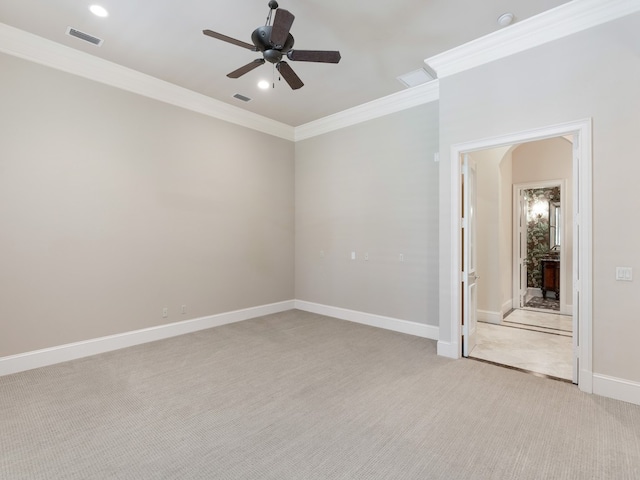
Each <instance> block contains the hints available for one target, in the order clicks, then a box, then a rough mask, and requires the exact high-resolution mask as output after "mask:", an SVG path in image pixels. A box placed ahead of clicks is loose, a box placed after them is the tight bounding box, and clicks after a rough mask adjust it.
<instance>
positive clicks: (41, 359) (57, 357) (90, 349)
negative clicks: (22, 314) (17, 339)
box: [0, 300, 294, 376]
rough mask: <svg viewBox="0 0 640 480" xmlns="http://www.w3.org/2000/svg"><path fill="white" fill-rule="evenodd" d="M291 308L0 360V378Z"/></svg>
mask: <svg viewBox="0 0 640 480" xmlns="http://www.w3.org/2000/svg"><path fill="white" fill-rule="evenodd" d="M293 308H294V301H293V300H289V301H285V302H279V303H272V304H269V305H262V306H258V307H251V308H245V309H242V310H235V311H233V312H226V313H220V314H217V315H210V316H208V317H202V318H195V319H193V320H186V321H184V322H176V323H169V324H167V325H159V326H157V327H151V328H144V329H142V330H134V331H131V332H125V333H120V334H117V335H109V336H107V337H100V338H94V339H91V340H86V341H83V342H76V343H69V344H66V345H60V346H57V347H52V348H45V349H42V350H36V351H32V352H26V353H21V354H18V355H11V356H8V357H1V358H0V376H2V375H10V374H12V373H17V372H23V371H25V370H31V369H33V368H39V367H46V366H48V365H53V364H56V363H61V362H67V361H69V360H76V359H78V358H83V357H89V356H91V355H97V354H99V353H105V352H110V351H113V350H119V349H121V348H127V347H132V346H134V345H140V344H143V343H148V342H155V341H156V340H162V339H165V338H170V337H176V336H178V335H184V334H186V333H192V332H197V331H199V330H205V329H208V328H213V327H219V326H220V325H226V324H228V323H235V322H241V321H243V320H248V319H250V318H256V317H261V316H263V315H269V314H272V313H279V312H284V311H287V310H292V309H293Z"/></svg>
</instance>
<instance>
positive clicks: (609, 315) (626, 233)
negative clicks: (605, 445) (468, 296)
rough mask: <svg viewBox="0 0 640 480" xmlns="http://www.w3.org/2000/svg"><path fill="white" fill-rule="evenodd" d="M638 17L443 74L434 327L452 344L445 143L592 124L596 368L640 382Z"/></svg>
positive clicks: (447, 145)
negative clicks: (621, 270) (625, 270)
mask: <svg viewBox="0 0 640 480" xmlns="http://www.w3.org/2000/svg"><path fill="white" fill-rule="evenodd" d="M639 29H640V15H638V14H634V15H630V16H627V17H625V18H622V19H619V20H615V21H612V22H610V23H607V24H603V25H601V26H598V27H595V28H592V29H590V30H587V31H583V32H581V33H577V34H574V35H571V36H569V37H566V38H564V39H561V40H557V41H554V42H551V43H549V44H546V45H542V46H539V47H537V48H534V49H531V50H528V51H526V52H522V53H518V54H514V55H511V56H509V57H506V58H504V59H501V60H499V61H495V62H492V63H490V64H486V65H484V66H481V67H477V68H474V69H472V70H468V71H465V72H462V73H459V74H456V75H452V76H450V77H445V78H442V79H441V80H440V155H441V162H440V254H441V255H440V285H441V296H440V298H441V301H440V318H441V323H440V333H441V339H442V340H443V341H444V342H447V341H451V338H449V337H450V336H451V322H452V319H451V301H450V298H451V285H452V283H451V282H452V271H451V262H450V255H451V249H450V245H451V244H452V241H453V239H452V238H451V228H450V221H451V215H452V212H451V201H450V196H451V189H450V186H451V181H452V179H451V162H452V161H454V159H451V158H450V150H451V146H452V145H455V144H459V143H463V142H469V141H471V140H477V139H481V138H491V137H494V136H498V135H505V134H508V133H514V132H522V131H527V130H533V129H535V128H540V127H544V126H548V125H556V124H560V123H563V122H573V121H576V120H581V119H585V118H592V120H593V144H592V147H593V218H592V226H593V298H592V299H591V301H592V306H593V352H592V353H593V370H594V372H595V373H598V374H600V375H605V376H608V377H613V378H619V379H627V380H629V381H632V382H638V381H640V370H638V368H637V365H640V349H638V348H637V341H636V339H637V338H638V336H640V323H638V322H637V321H635V319H636V318H637V302H636V300H635V299H636V298H638V296H639V295H640V287H639V286H638V285H639V283H638V282H637V281H633V282H617V281H616V280H615V268H616V266H629V267H636V268H637V267H638V265H640V249H638V248H637V238H638V236H639V235H640V227H639V226H638V225H637V224H636V223H634V222H630V221H629V219H630V218H635V217H636V216H637V210H638V206H639V205H638V200H637V198H636V196H635V195H632V194H629V192H634V191H635V188H636V183H637V178H638V177H639V175H640V162H637V161H635V159H636V157H637V150H638V148H637V126H638V125H639V124H640V89H638V78H640V61H639V59H640V42H638V35H637V32H638V30H639Z"/></svg>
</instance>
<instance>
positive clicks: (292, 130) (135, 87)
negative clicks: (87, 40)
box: [0, 23, 439, 141]
mask: <svg viewBox="0 0 640 480" xmlns="http://www.w3.org/2000/svg"><path fill="white" fill-rule="evenodd" d="M0 52H3V53H6V54H9V55H13V56H15V57H19V58H23V59H25V60H29V61H31V62H35V63H39V64H41V65H45V66H47V67H51V68H55V69H57V70H61V71H63V72H67V73H71V74H73V75H78V76H80V77H84V78H88V79H89V80H93V81H96V82H100V83H103V84H105V85H109V86H112V87H116V88H119V89H122V90H125V91H128V92H132V93H136V94H138V95H142V96H145V97H148V98H152V99H154V100H158V101H161V102H164V103H168V104H170V105H175V106H177V107H181V108H185V109H187V110H191V111H193V112H197V113H201V114H203V115H207V116H209V117H213V118H217V119H219V120H223V121H226V122H229V123H233V124H235V125H240V126H242V127H246V128H250V129H252V130H256V131H259V132H262V133H266V134H269V135H273V136H275V137H279V138H284V139H285V140H290V141H298V140H304V139H307V138H311V137H314V136H317V135H322V134H324V133H328V132H331V131H334V130H338V129H341V128H344V127H348V126H351V125H355V124H358V123H362V122H366V121H368V120H372V119H375V118H378V117H382V116H384V115H389V114H391V113H395V112H399V111H401V110H406V109H408V108H412V107H414V106H418V105H422V104H425V103H430V102H434V101H437V100H438V99H439V82H438V81H437V80H434V81H431V82H428V83H425V84H423V85H418V86H416V87H413V88H409V89H406V90H402V91H399V92H396V93H394V94H391V95H388V96H386V97H382V98H379V99H377V100H373V101H371V102H368V103H365V104H363V105H359V106H357V107H353V108H350V109H348V110H345V111H343V112H339V113H336V114H334V115H329V116H327V117H324V118H321V119H319V120H315V121H313V122H309V123H307V124H304V125H300V126H298V127H292V126H290V125H286V124H284V123H281V122H277V121H275V120H272V119H270V118H267V117H264V116H262V115H258V114H255V113H253V112H249V111H247V110H244V109H242V108H239V107H236V106H234V105H231V104H228V103H225V102H221V101H219V100H215V99H213V98H211V97H208V96H206V95H202V94H200V93H196V92H194V91H192V90H188V89H186V88H183V87H179V86H178V85H174V84H172V83H169V82H165V81H164V80H160V79H158V78H155V77H152V76H150V75H146V74H144V73H141V72H138V71H136V70H132V69H130V68H127V67H123V66H122V65H118V64H116V63H113V62H110V61H108V60H104V59H102V58H99V57H96V56H94V55H90V54H88V53H86V52H83V51H80V50H76V49H74V48H71V47H68V46H66V45H62V44H60V43H56V42H53V41H51V40H48V39H45V38H42V37H39V36H37V35H33V34H31V33H28V32H25V31H23V30H20V29H17V28H14V27H11V26H9V25H6V24H3V23H0Z"/></svg>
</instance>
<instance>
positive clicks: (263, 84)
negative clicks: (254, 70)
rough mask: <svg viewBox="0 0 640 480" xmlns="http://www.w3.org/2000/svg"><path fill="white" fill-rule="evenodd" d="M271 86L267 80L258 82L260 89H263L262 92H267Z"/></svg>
mask: <svg viewBox="0 0 640 480" xmlns="http://www.w3.org/2000/svg"><path fill="white" fill-rule="evenodd" d="M270 85H271V84H270V83H269V82H267V81H266V80H260V81H259V82H258V88H260V89H262V90H266V89H268V88H269V86H270Z"/></svg>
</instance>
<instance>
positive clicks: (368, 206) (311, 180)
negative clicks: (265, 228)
mask: <svg viewBox="0 0 640 480" xmlns="http://www.w3.org/2000/svg"><path fill="white" fill-rule="evenodd" d="M437 150H438V104H437V102H434V103H430V104H427V105H422V106H419V107H414V108H412V109H409V110H405V111H402V112H399V113H395V114H392V115H388V116H385V117H382V118H378V119H375V120H371V121H368V122H365V123H362V124H359V125H355V126H351V127H348V128H344V129H341V130H339V131H335V132H331V133H328V134H325V135H322V136H319V137H314V138H311V139H308V140H304V141H301V142H298V143H297V144H296V298H297V299H298V300H305V301H309V302H314V303H319V304H323V305H329V306H334V307H342V308H347V309H351V310H357V311H361V312H366V313H373V314H377V315H383V316H388V317H392V318H398V319H402V320H410V321H415V322H419V323H424V324H429V325H434V326H436V325H438V164H437V163H435V162H434V159H433V154H434V152H436V151H437ZM321 252H324V257H323V256H322V255H321ZM351 252H356V260H351V256H350V255H351ZM365 253H368V254H369V260H365V259H364V254H365ZM401 253H402V254H403V255H404V262H400V261H399V255H400V254H401Z"/></svg>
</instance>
